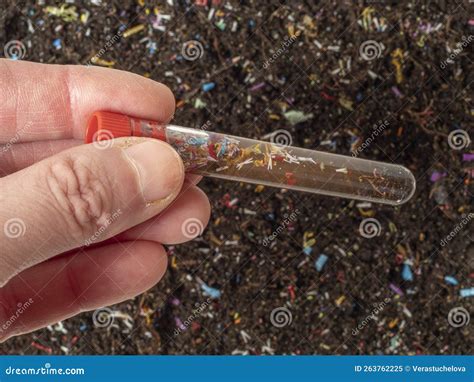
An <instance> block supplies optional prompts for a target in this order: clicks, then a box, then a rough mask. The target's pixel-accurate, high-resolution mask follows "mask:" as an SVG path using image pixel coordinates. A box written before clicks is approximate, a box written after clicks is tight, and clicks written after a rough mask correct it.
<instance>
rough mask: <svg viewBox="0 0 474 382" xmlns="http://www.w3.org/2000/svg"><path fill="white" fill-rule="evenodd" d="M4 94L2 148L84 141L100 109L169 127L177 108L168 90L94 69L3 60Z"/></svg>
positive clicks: (1, 79)
mask: <svg viewBox="0 0 474 382" xmlns="http://www.w3.org/2000/svg"><path fill="white" fill-rule="evenodd" d="M0 89H2V90H1V92H0V144H7V143H9V142H10V143H11V142H12V141H14V142H13V143H20V142H32V141H42V140H59V139H83V137H84V128H85V126H86V123H87V120H88V118H89V116H90V115H91V114H92V113H93V112H94V111H96V110H109V111H116V112H121V113H124V114H130V115H136V116H138V117H142V118H146V119H151V120H156V121H159V122H167V121H169V120H170V119H171V117H172V116H173V113H174V108H175V101H174V96H173V94H172V92H171V90H170V89H169V88H168V87H166V86H165V85H163V84H161V83H159V82H155V81H152V80H150V79H147V78H145V77H142V76H139V75H137V74H133V73H129V72H125V71H120V70H115V69H107V68H100V67H92V66H74V65H45V64H38V63H33V62H26V61H11V60H6V59H0Z"/></svg>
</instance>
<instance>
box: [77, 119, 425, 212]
mask: <svg viewBox="0 0 474 382" xmlns="http://www.w3.org/2000/svg"><path fill="white" fill-rule="evenodd" d="M124 136H139V137H151V138H157V139H161V140H163V141H166V142H167V143H169V144H170V145H171V146H172V147H173V148H174V149H175V150H176V151H177V152H178V153H179V154H180V156H181V158H182V159H183V163H184V166H185V169H186V171H187V172H189V173H194V174H199V175H204V176H210V177H213V178H220V179H227V180H234V181H238V182H247V183H254V184H261V185H265V186H271V187H279V188H286V189H290V190H298V191H306V192H312V193H316V194H322V195H330V196H336V197H342V198H349V199H356V200H364V201H368V202H374V203H384V204H390V205H400V204H403V203H405V202H406V201H408V200H409V199H410V198H411V197H412V196H413V194H414V192H415V188H416V182H415V178H414V177H413V174H412V173H411V172H410V171H409V170H408V169H407V168H405V167H403V166H399V165H395V164H390V163H383V162H376V161H371V160H366V159H360V158H354V157H349V156H344V155H338V154H332V153H325V152H321V151H315V150H309V149H304V148H299V147H291V146H284V145H279V144H276V143H272V142H266V141H259V140H255V139H249V138H242V137H236V136H232V135H227V134H221V133H216V132H210V131H206V130H202V129H193V128H188V127H182V126H176V125H172V124H168V125H164V124H160V123H158V122H155V121H148V120H143V119H138V118H134V117H130V116H126V115H123V114H117V113H111V112H104V111H99V112H95V113H94V114H93V115H92V117H91V118H90V120H89V123H88V127H87V131H86V143H90V142H93V141H102V140H106V139H111V138H117V137H124Z"/></svg>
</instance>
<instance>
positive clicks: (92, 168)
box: [46, 156, 114, 242]
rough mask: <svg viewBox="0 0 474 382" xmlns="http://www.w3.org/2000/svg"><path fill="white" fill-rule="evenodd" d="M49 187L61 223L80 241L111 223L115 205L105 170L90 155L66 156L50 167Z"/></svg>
mask: <svg viewBox="0 0 474 382" xmlns="http://www.w3.org/2000/svg"><path fill="white" fill-rule="evenodd" d="M46 184H47V188H48V191H49V193H50V194H51V197H52V200H53V203H52V204H53V207H54V208H55V209H56V210H57V211H58V212H59V216H61V223H63V224H66V225H67V228H68V229H67V231H68V232H69V233H70V234H71V235H72V236H73V239H74V240H75V241H76V242H82V241H86V240H87V238H89V237H90V236H91V235H93V234H94V233H95V232H97V230H98V229H99V228H100V227H101V226H102V225H103V222H104V221H107V219H108V217H109V216H110V215H111V212H112V211H111V210H112V206H113V204H114V201H113V198H114V195H113V192H111V190H112V187H111V184H110V181H109V178H108V176H107V174H105V171H104V170H102V169H101V166H100V165H99V166H97V165H95V163H94V161H93V159H91V158H90V157H87V156H75V157H64V158H61V159H60V160H56V161H54V162H53V163H51V164H50V165H49V168H48V171H47V174H46Z"/></svg>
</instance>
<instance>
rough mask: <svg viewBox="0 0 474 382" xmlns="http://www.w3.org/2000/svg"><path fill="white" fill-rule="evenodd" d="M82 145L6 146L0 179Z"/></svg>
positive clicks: (189, 177) (195, 179)
mask: <svg viewBox="0 0 474 382" xmlns="http://www.w3.org/2000/svg"><path fill="white" fill-rule="evenodd" d="M82 144H84V142H83V141H82V140H78V139H58V140H49V141H38V142H26V143H15V144H12V145H5V146H4V147H3V148H2V149H0V177H2V176H6V175H8V174H11V173H13V172H15V171H19V170H22V169H24V168H26V167H29V166H31V165H33V164H35V163H36V162H39V161H40V160H43V159H46V158H48V157H50V156H53V155H55V154H58V153H60V152H61V151H64V150H67V149H70V148H73V147H76V146H79V145H82ZM201 180H202V176H201V175H195V174H186V178H185V182H186V181H187V182H189V183H192V184H198V183H199V182H200V181H201Z"/></svg>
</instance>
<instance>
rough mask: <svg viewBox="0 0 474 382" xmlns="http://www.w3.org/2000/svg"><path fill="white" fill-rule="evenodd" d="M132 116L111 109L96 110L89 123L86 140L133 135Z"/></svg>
mask: <svg viewBox="0 0 474 382" xmlns="http://www.w3.org/2000/svg"><path fill="white" fill-rule="evenodd" d="M130 121H131V118H130V117H129V116H127V115H124V114H118V113H111V112H109V111H96V112H95V113H94V114H92V116H91V117H90V119H89V122H88V123H87V129H86V136H85V142H86V143H91V142H94V141H102V140H106V139H112V138H118V137H129V136H131V135H133V132H132V127H131V123H130Z"/></svg>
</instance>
